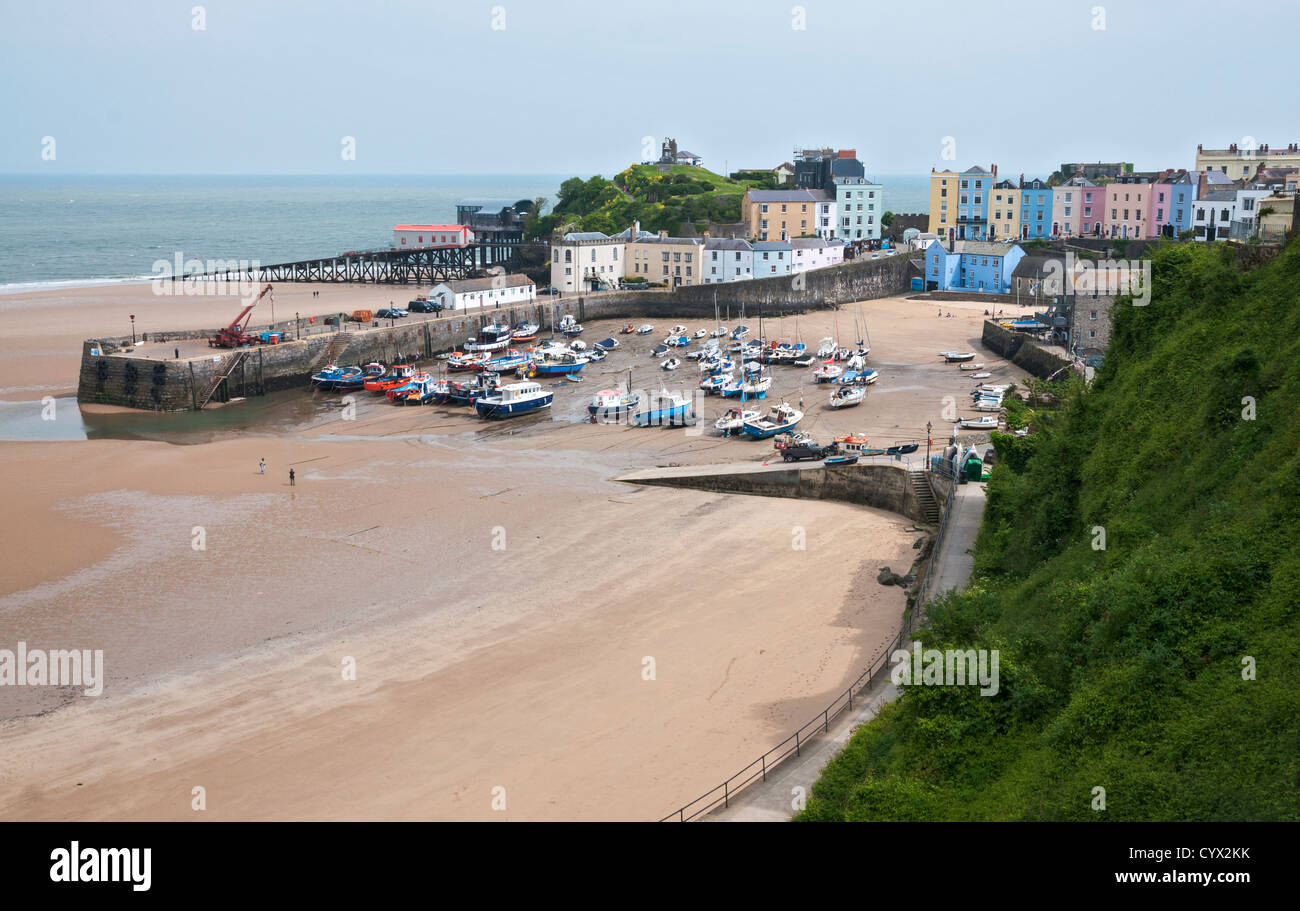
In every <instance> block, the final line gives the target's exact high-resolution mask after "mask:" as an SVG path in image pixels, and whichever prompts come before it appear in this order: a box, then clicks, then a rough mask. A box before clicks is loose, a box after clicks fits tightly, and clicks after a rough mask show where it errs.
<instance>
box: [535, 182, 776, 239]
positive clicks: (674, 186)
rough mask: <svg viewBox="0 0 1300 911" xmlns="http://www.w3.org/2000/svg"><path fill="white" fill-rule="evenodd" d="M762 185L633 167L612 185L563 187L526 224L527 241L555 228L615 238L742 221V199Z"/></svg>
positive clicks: (546, 234) (572, 185)
mask: <svg viewBox="0 0 1300 911" xmlns="http://www.w3.org/2000/svg"><path fill="white" fill-rule="evenodd" d="M751 184H753V185H755V186H760V185H761V184H762V181H744V182H741V181H734V180H728V179H727V178H726V177H723V176H722V175H721V174H714V173H713V172H712V171H709V170H706V169H705V168H698V167H695V166H694V165H671V166H670V167H669V168H668V171H667V172H666V173H664V172H661V171H660V170H659V169H658V167H656V166H655V165H632V166H631V167H630V168H628V169H627V170H625V171H623V172H621V173H620V174H618V175H616V176H615V178H614V179H613V180H607V179H606V178H604V177H600V176H596V177H592V178H590V179H588V180H583V179H582V178H580V177H571V178H569V179H568V180H566V181H565V182H564V183H562V184H560V195H559V199H558V200H557V201H556V203H555V208H554V209H552V210H551V212H550V213H548V214H547V215H544V216H542V217H540V218H537V219H535V220H533V221H531V222H529V223H526V224H525V227H524V237H525V239H528V240H533V239H536V238H539V237H546V236H548V235H549V234H550V233H551V232H552V231H554V230H556V229H561V228H562V229H565V230H571V231H601V232H603V233H605V234H616V233H618V232H619V231H622V230H624V229H626V228H627V226H628V225H630V224H632V223H633V222H635V221H640V222H641V229H642V230H644V231H667V232H668V233H669V234H680V233H681V231H682V226H683V225H685V224H688V223H689V224H692V225H696V226H697V230H698V226H700V225H705V224H707V223H708V222H710V221H715V222H735V221H739V220H740V198H741V196H743V195H744V193H745V190H746V189H748V187H749V186H750V185H751Z"/></svg>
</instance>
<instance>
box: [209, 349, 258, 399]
mask: <svg viewBox="0 0 1300 911" xmlns="http://www.w3.org/2000/svg"><path fill="white" fill-rule="evenodd" d="M248 353H249V349H248V348H239V349H237V350H236V351H235V352H234V353H233V354H230V355H228V356H227V357H226V359H225V360H224V361H222V362H221V364H220V365H219V366H218V367H217V369H216V370H215V371H214V372H213V374H212V379H210V380H208V385H207V387H206V388H205V389H204V390H203V394H202V395H201V396H200V397H199V399H200V401H199V411H202V410H203V408H204V406H206V405H207V404H208V402H210V401H212V397H213V396H214V395H216V394H217V390H218V389H220V388H221V384H222V383H224V382H225V381H226V380H227V379H229V378H230V374H232V373H234V372H235V370H236V368H238V367H239V365H240V364H242V363H243V362H244V358H246V357H248Z"/></svg>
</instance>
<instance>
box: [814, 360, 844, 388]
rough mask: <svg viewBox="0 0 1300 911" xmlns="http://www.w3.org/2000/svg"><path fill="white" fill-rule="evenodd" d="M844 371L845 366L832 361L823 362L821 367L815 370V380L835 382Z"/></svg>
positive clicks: (816, 381) (815, 381)
mask: <svg viewBox="0 0 1300 911" xmlns="http://www.w3.org/2000/svg"><path fill="white" fill-rule="evenodd" d="M843 372H844V368H843V367H841V366H839V365H838V364H832V363H831V362H829V361H827V362H826V363H824V364H822V365H821V366H820V367H818V368H817V369H816V370H814V371H813V382H814V383H833V382H834V381H835V380H837V379H839V376H840V374H842V373H843Z"/></svg>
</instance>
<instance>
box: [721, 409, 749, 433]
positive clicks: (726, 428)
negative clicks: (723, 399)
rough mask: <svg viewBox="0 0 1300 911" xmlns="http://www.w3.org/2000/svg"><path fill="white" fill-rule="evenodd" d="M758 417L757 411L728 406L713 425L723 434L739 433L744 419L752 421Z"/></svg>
mask: <svg viewBox="0 0 1300 911" xmlns="http://www.w3.org/2000/svg"><path fill="white" fill-rule="evenodd" d="M757 418H758V412H757V411H743V410H741V409H740V408H728V409H727V413H726V414H724V415H723V416H722V417H720V418H718V419H717V420H716V421H714V422H713V427H714V429H716V430H720V431H722V432H723V433H725V434H728V435H730V434H733V433H739V432H740V431H741V430H742V429H744V427H745V422H746V421H753V420H756V419H757Z"/></svg>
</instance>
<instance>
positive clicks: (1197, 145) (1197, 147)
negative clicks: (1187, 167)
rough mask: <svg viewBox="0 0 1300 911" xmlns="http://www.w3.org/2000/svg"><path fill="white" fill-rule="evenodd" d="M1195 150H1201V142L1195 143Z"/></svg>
mask: <svg viewBox="0 0 1300 911" xmlns="http://www.w3.org/2000/svg"><path fill="white" fill-rule="evenodd" d="M1196 151H1198V152H1200V151H1203V149H1202V148H1201V144H1200V143H1199V142H1198V143H1197V144H1196Z"/></svg>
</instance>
